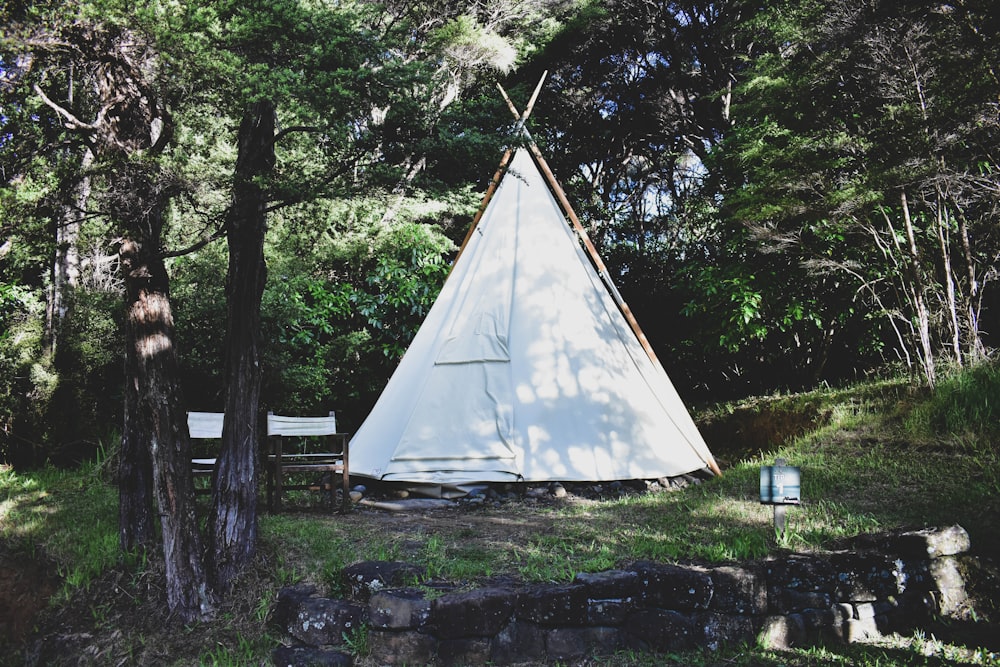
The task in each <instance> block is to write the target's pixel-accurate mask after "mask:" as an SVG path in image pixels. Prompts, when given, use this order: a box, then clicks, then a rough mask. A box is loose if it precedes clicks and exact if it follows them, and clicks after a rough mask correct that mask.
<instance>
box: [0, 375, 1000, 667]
mask: <svg viewBox="0 0 1000 667" xmlns="http://www.w3.org/2000/svg"><path fill="white" fill-rule="evenodd" d="M967 375H968V377H966V374H963V375H958V376H955V377H953V378H947V379H945V380H944V381H942V383H941V386H940V387H939V389H938V391H937V392H935V393H934V394H933V395H929V394H927V393H926V392H924V391H921V390H919V389H915V388H913V387H911V386H910V385H908V384H907V383H906V382H902V381H898V382H880V383H876V384H867V385H863V386H860V387H855V388H852V389H851V390H836V391H831V390H826V391H817V392H813V393H809V394H801V395H795V396H780V397H769V398H766V399H754V400H753V401H749V402H747V403H746V404H744V405H728V406H717V407H716V408H714V410H715V417H714V418H716V419H724V418H725V417H726V416H727V415H730V416H731V415H734V414H737V413H738V412H740V411H746V412H752V413H754V414H757V415H760V414H797V415H800V416H801V415H821V416H822V418H821V419H817V420H815V421H814V423H813V422H811V425H810V427H809V428H804V429H802V430H801V433H800V435H798V436H797V437H794V438H791V439H788V440H786V441H784V442H781V443H771V444H766V445H764V446H760V445H759V444H757V445H755V446H753V447H748V448H745V449H744V450H743V451H740V450H738V449H730V450H727V451H726V457H727V460H728V462H729V465H728V466H727V469H726V470H725V474H724V475H723V476H722V477H721V478H715V479H712V480H710V481H707V482H704V483H702V484H697V485H692V486H689V487H687V488H685V489H683V490H681V491H672V492H662V493H649V494H625V495H623V496H621V497H617V498H608V499H604V500H599V501H595V500H589V501H587V500H582V499H574V498H567V499H565V501H563V502H552V503H536V504H532V503H529V502H528V501H526V500H525V501H521V502H517V503H511V504H504V505H501V506H499V507H491V506H487V507H483V508H480V509H475V510H468V512H467V513H465V514H462V513H454V514H453V513H448V512H445V513H443V514H440V515H436V517H437V518H432V519H427V518H426V517H425V518H424V519H423V523H422V522H421V521H416V520H414V519H407V518H406V517H399V516H394V517H388V516H383V514H384V513H383V514H373V513H365V512H353V513H350V514H348V515H346V516H339V515H330V514H327V513H326V510H325V509H323V505H322V503H321V502H316V503H315V506H314V507H313V508H312V509H311V510H310V511H308V512H299V513H285V514H280V515H268V514H262V515H261V517H260V544H259V551H260V554H261V556H260V559H259V560H260V565H259V567H258V568H257V571H256V572H255V574H254V575H253V576H252V577H248V581H247V585H246V586H243V587H242V588H241V589H240V592H239V594H238V595H237V596H235V597H236V599H235V600H234V601H233V603H232V604H231V605H230V606H229V607H226V608H225V610H224V613H223V614H220V618H219V620H217V621H213V622H212V623H211V624H205V626H206V627H203V628H193V629H192V630H191V632H192V636H191V637H190V638H189V639H190V642H191V643H192V644H197V641H196V638H200V637H208V638H213V639H211V641H209V642H208V643H207V644H204V645H200V646H197V645H196V646H193V648H192V650H196V651H197V652H198V653H197V658H185V657H179V656H174V659H175V660H177V662H174V663H171V662H167V664H206V665H208V664H222V665H226V664H233V665H237V664H257V663H258V662H259V661H261V660H264V659H266V656H267V653H268V651H269V648H271V647H273V646H275V645H276V641H277V640H276V639H275V638H273V637H269V636H268V630H267V627H266V619H267V615H268V611H269V609H270V608H271V605H272V604H273V601H274V598H275V596H276V593H277V591H278V590H279V589H280V588H281V587H282V586H284V585H288V584H290V583H300V582H305V583H313V584H315V585H317V586H318V587H319V588H320V589H321V590H323V591H324V592H327V593H328V594H332V595H336V594H339V593H343V584H342V582H341V579H340V572H341V570H342V569H343V567H344V566H345V565H348V564H350V563H353V562H357V561H360V560H408V561H411V562H414V563H418V564H421V565H423V566H424V567H426V568H427V571H428V573H429V574H430V575H431V576H434V577H438V578H443V579H448V580H450V581H468V582H474V581H475V580H477V579H482V578H484V577H491V576H496V575H516V576H519V577H522V578H525V579H528V580H531V581H555V582H564V581H569V580H570V579H572V577H573V576H574V575H575V574H576V573H578V572H595V571H601V570H606V569H610V568H613V567H616V566H617V565H620V564H622V563H624V562H627V561H631V560H637V559H649V560H658V561H678V560H681V561H683V560H698V561H709V562H731V561H738V560H745V559H755V558H761V557H764V556H767V555H768V554H771V553H774V552H775V551H776V550H779V549H793V550H796V551H811V550H819V549H824V548H828V547H830V546H831V545H834V544H836V542H837V541H838V540H840V539H841V538H845V537H850V536H854V535H858V534H861V533H869V532H877V531H884V530H890V529H895V528H900V527H921V526H927V525H950V524H955V523H958V524H961V525H962V526H964V527H965V528H966V530H968V532H969V533H970V536H971V538H972V542H973V545H974V547H975V548H978V549H980V550H981V551H983V552H986V553H988V552H990V551H991V550H992V552H993V553H996V551H997V550H998V549H1000V527H998V526H1000V465H998V448H997V444H996V443H997V441H998V439H997V435H998V433H997V426H996V425H997V424H1000V418H998V417H1000V415H998V414H997V411H998V410H1000V405H998V404H1000V401H998V400H993V402H992V403H991V402H990V400H988V399H989V398H992V397H996V396H1000V372H997V369H996V367H988V368H985V369H975V370H973V371H970V372H968V373H967ZM807 421H808V420H807ZM777 457H782V458H785V459H786V460H787V461H788V462H789V464H790V465H796V466H799V467H800V468H801V470H802V497H803V504H802V505H801V506H799V507H794V508H790V510H789V513H788V521H789V526H788V531H787V533H786V535H785V537H784V539H782V540H779V539H778V538H777V537H776V536H775V534H774V532H773V525H772V516H771V509H770V508H769V507H765V506H761V505H760V504H759V502H758V497H757V485H758V477H759V468H760V466H761V465H766V464H768V465H769V464H771V463H772V462H773V460H774V459H775V458H777ZM103 469H104V466H102V465H99V464H97V465H88V466H84V467H82V468H81V469H79V470H74V471H59V470H54V469H45V470H41V471H35V472H31V473H16V472H14V471H12V470H10V469H9V468H0V542H2V543H3V544H7V545H13V546H12V547H10V546H9V547H8V548H14V549H16V550H18V553H20V554H23V555H26V556H28V557H38V558H45V559H47V560H48V561H50V562H51V563H52V564H53V565H54V567H56V568H57V569H58V571H59V572H60V574H61V575H62V581H63V583H62V589H61V592H60V594H59V595H57V596H56V598H55V600H54V602H53V605H55V606H58V605H61V604H65V603H67V601H68V600H70V598H73V597H74V596H77V597H79V593H80V591H86V590H87V589H88V587H90V586H91V585H92V584H93V582H94V581H95V580H97V579H98V578H100V577H103V576H107V575H108V573H109V572H125V573H131V575H130V576H131V577H132V578H133V588H134V587H135V582H136V581H139V582H141V583H144V584H146V585H147V587H148V586H149V585H151V584H149V581H148V580H153V579H155V578H156V576H160V575H159V573H157V572H156V570H155V567H154V566H153V565H152V564H143V563H139V562H135V561H134V560H132V561H123V560H122V556H121V554H120V553H119V552H118V549H117V524H116V522H117V492H116V490H115V489H114V487H113V486H111V485H110V484H109V483H108V480H107V479H106V477H107V476H106V475H105V474H103V473H102V470H103ZM102 604H104V605H106V604H107V603H106V602H105V603H99V602H95V603H92V604H90V607H89V609H90V613H91V614H92V615H94V617H95V625H96V626H98V627H105V628H106V629H108V630H109V631H110V630H112V627H111V626H112V625H113V624H114V622H115V618H116V616H115V615H114V614H113V613H112V612H111V610H109V609H108V608H107V607H106V606H102ZM994 606H996V604H995V601H994ZM989 613H991V614H994V615H995V614H996V613H997V610H996V609H990V610H989ZM119 618H120V617H119ZM991 620H993V621H996V620H997V618H992V619H991ZM125 634H126V635H127V633H125ZM119 641H120V642H123V643H124V644H125V645H126V646H125V647H124V648H121V647H120V648H119V653H125V654H135V655H142V654H143V652H144V651H145V654H147V655H148V653H149V651H150V650H151V649H150V648H149V646H147V644H154V643H155V638H154V637H151V636H149V635H148V634H146V635H137V636H126V637H124V638H122V639H119ZM352 642H353V645H355V648H358V647H361V646H363V645H364V637H362V636H358V637H355V638H353V639H352ZM359 651H360V649H359ZM956 651H958V652H959V653H960V655H961V659H960V660H959V659H958V658H955V657H954V656H953V655H952V654H955V655H958V654H959V653H955V652H956ZM361 653H362V654H363V652H361ZM949 656H951V657H949ZM955 661H959V662H971V663H972V664H993V665H1000V658H998V657H997V656H995V655H994V656H991V655H989V654H987V653H986V652H985V651H980V652H979V653H976V651H975V649H974V648H973V649H969V650H967V649H963V648H961V647H958V648H956V647H953V646H949V645H946V644H942V643H941V642H938V641H937V640H935V639H934V638H933V637H921V636H913V637H908V638H899V639H898V641H897V643H896V644H895V645H892V646H849V647H840V648H837V649H820V648H813V649H800V650H796V651H791V652H773V651H764V650H762V649H760V648H756V647H728V648H723V649H721V650H719V651H716V652H707V653H706V652H693V653H688V654H684V655H680V656H644V655H635V654H630V653H623V654H619V655H617V656H613V657H609V658H608V659H607V662H605V663H604V664H608V665H621V666H630V667H635V666H639V665H653V664H657V665H659V664H678V665H679V664H693V665H698V664H713V665H718V664H727V665H870V666H875V665H910V664H924V665H938V664H953V663H954V662H955Z"/></svg>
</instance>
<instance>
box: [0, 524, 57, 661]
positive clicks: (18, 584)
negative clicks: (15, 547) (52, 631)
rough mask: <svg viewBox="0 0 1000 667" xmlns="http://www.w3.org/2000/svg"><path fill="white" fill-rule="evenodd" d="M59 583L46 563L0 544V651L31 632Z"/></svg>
mask: <svg viewBox="0 0 1000 667" xmlns="http://www.w3.org/2000/svg"><path fill="white" fill-rule="evenodd" d="M59 584H60V582H59V579H58V577H56V576H55V575H54V574H53V568H52V566H51V565H50V564H48V563H45V562H43V561H41V560H40V559H38V558H37V557H35V556H33V555H32V554H27V553H19V552H16V551H12V550H10V549H8V548H6V547H5V546H4V545H3V544H0V653H4V652H5V650H4V649H5V647H8V646H16V645H17V644H20V643H21V642H22V641H23V640H24V638H25V637H26V636H27V635H28V633H30V632H31V630H32V628H33V627H34V622H35V617H36V616H37V615H38V613H39V612H40V611H41V610H42V609H44V608H45V607H46V606H48V604H49V599H50V598H51V597H52V595H53V594H54V593H55V592H56V590H58V588H59Z"/></svg>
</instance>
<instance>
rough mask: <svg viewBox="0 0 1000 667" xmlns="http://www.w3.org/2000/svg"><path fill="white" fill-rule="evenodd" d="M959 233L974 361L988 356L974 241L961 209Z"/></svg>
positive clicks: (958, 217)
mask: <svg viewBox="0 0 1000 667" xmlns="http://www.w3.org/2000/svg"><path fill="white" fill-rule="evenodd" d="M955 217H956V219H957V220H958V235H959V238H960V239H961V241H962V257H963V259H964V261H965V293H966V294H967V296H966V299H965V301H966V304H965V326H966V328H968V330H969V334H968V346H967V350H968V354H969V357H970V359H971V360H972V362H973V363H975V362H977V361H980V360H982V359H985V358H986V345H985V344H984V343H983V338H982V336H981V335H980V334H979V304H980V300H981V299H982V296H981V291H980V289H979V280H978V279H977V278H976V261H975V258H974V257H973V255H972V241H970V240H969V225H968V223H967V222H966V220H965V215H964V214H963V213H962V211H961V209H959V211H958V214H957V215H956V216H955Z"/></svg>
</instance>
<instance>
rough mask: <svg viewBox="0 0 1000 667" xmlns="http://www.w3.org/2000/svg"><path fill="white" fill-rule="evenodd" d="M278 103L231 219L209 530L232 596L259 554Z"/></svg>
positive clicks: (261, 108) (239, 163)
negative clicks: (264, 332) (269, 185)
mask: <svg viewBox="0 0 1000 667" xmlns="http://www.w3.org/2000/svg"><path fill="white" fill-rule="evenodd" d="M274 121H275V117H274V105H273V104H272V103H271V102H270V101H268V100H263V101H261V102H257V103H256V104H254V105H253V106H252V107H251V108H250V110H249V111H248V113H247V115H246V116H245V117H244V118H243V122H242V123H241V124H240V130H239V136H238V153H237V158H236V173H235V176H234V185H233V202H232V208H231V209H230V215H229V219H228V230H227V231H228V240H229V274H228V277H227V281H226V296H227V300H228V315H229V319H228V323H227V328H226V338H227V345H226V350H227V355H228V356H227V358H226V365H225V367H226V403H225V405H226V407H225V414H226V416H225V425H224V427H223V434H222V450H221V452H220V453H219V459H218V464H217V465H216V467H215V476H214V478H213V481H212V517H211V522H210V525H211V530H210V532H209V540H210V557H211V567H212V584H213V586H214V587H215V588H216V590H218V591H228V590H229V588H230V586H231V583H232V580H233V578H234V577H235V576H236V575H237V574H239V572H240V571H241V570H242V569H243V568H244V567H245V566H246V564H247V563H248V562H249V561H250V559H252V558H253V556H254V553H255V551H256V548H257V490H258V474H257V468H258V466H257V461H258V449H259V448H258V443H259V442H260V433H259V431H260V426H259V424H260V419H259V417H258V404H259V403H260V380H261V374H260V359H259V346H260V301H261V295H262V294H263V291H264V283H265V281H266V277H267V268H266V266H265V262H264V235H265V231H266V229H267V219H266V205H267V196H266V193H265V192H264V190H263V188H262V187H261V182H260V181H261V178H262V177H266V176H267V175H268V174H269V173H270V172H271V170H272V169H273V168H274Z"/></svg>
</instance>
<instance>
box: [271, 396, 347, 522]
mask: <svg viewBox="0 0 1000 667" xmlns="http://www.w3.org/2000/svg"><path fill="white" fill-rule="evenodd" d="M267 437H268V440H269V441H270V442H271V452H270V454H268V459H267V505H268V508H269V509H270V511H271V512H277V511H280V510H281V494H282V493H283V492H284V491H286V490H290V489H300V490H311V491H329V492H330V505H331V508H332V506H333V505H334V503H335V500H334V496H336V493H335V492H334V479H335V476H336V475H337V474H339V475H340V479H341V487H342V494H343V495H342V497H341V504H340V510H341V511H342V512H343V511H346V509H347V508H348V507H349V506H350V503H351V496H350V472H349V469H348V447H349V434H347V433H338V432H337V420H336V416H335V415H334V413H333V412H332V411H331V412H330V414H329V415H327V416H326V417H291V416H285V415H276V414H274V413H273V412H268V413H267ZM285 438H320V439H322V441H323V443H324V448H323V450H322V451H319V452H309V451H301V452H286V451H284V440H285ZM310 473H312V474H315V475H319V476H320V478H319V480H318V481H310V482H306V483H286V480H285V477H286V476H288V475H293V474H294V475H300V474H310ZM325 475H328V476H329V477H328V479H327V478H326V477H325Z"/></svg>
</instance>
